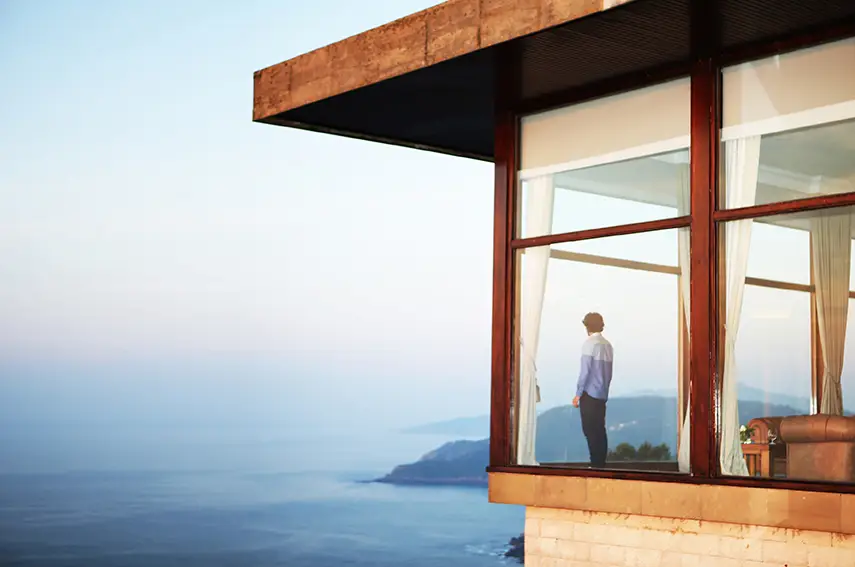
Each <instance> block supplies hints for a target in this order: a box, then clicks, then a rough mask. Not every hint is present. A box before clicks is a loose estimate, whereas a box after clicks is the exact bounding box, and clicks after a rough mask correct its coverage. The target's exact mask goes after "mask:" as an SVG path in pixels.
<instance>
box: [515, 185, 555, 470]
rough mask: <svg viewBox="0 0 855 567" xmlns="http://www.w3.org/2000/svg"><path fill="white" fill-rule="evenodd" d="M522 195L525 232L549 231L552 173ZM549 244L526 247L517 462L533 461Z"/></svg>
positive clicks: (552, 191) (551, 207) (520, 338)
mask: <svg viewBox="0 0 855 567" xmlns="http://www.w3.org/2000/svg"><path fill="white" fill-rule="evenodd" d="M527 189H528V190H527V191H526V199H525V223H526V233H527V234H533V235H541V234H549V233H550V232H551V230H552V212H553V208H554V204H555V187H554V185H553V178H552V175H544V176H542V177H537V178H534V179H532V180H530V181H529V182H528V187H527ZM549 252H550V247H549V246H538V247H536V248H527V249H526V250H525V265H524V270H525V271H524V272H523V281H522V290H521V291H522V297H521V301H522V309H521V311H520V319H521V324H520V336H519V341H520V354H521V356H520V363H521V375H520V386H519V388H520V389H519V395H518V397H517V400H518V403H519V412H518V416H517V419H518V420H519V431H518V440H517V463H518V464H520V465H536V464H537V460H536V458H535V440H536V438H537V402H538V401H539V396H538V386H537V364H536V360H537V345H538V341H539V338H540V320H541V314H542V313H543V297H544V295H545V294H546V275H547V271H548V269H549Z"/></svg>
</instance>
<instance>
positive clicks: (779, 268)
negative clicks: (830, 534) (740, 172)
mask: <svg viewBox="0 0 855 567" xmlns="http://www.w3.org/2000/svg"><path fill="white" fill-rule="evenodd" d="M730 182H731V180H730V179H728V180H726V183H730ZM852 212H853V211H852V208H851V207H843V208H836V209H827V210H821V211H813V212H809V213H799V214H790V215H779V216H771V217H764V218H760V219H755V220H750V219H747V220H739V221H732V222H728V223H725V224H723V225H721V226H720V240H721V241H723V242H724V249H723V250H722V255H721V257H720V260H719V270H720V272H721V276H722V277H721V279H720V281H721V282H722V283H723V285H724V287H723V289H721V290H720V298H721V301H722V305H721V306H720V315H719V317H720V319H721V321H720V322H721V328H722V332H723V334H724V337H723V338H724V341H723V343H724V353H723V356H724V358H723V360H721V361H720V364H721V374H722V392H721V404H722V406H721V408H720V413H721V415H722V424H721V439H720V443H721V448H720V454H721V470H722V472H723V473H724V474H728V475H739V476H761V477H776V478H792V479H800V480H822V481H835V482H855V417H851V416H847V415H845V414H846V413H848V412H845V410H844V408H845V407H846V406H847V404H849V405H851V404H852V401H851V400H850V401H849V402H847V401H846V400H847V399H848V398H847V397H846V393H847V391H848V390H847V388H846V387H845V384H844V382H845V381H844V380H843V378H844V377H845V376H846V375H847V369H846V362H847V356H846V351H847V346H848V343H849V342H851V341H848V340H847V335H848V333H847V327H848V320H849V318H850V313H849V304H850V295H851V292H850V287H851V286H852V282H851V281H850V271H851V258H852V238H853V236H855V225H853V222H852ZM761 228H763V230H759V229H761ZM755 232H756V233H757V234H758V235H765V236H766V237H770V239H769V240H768V241H767V243H766V246H767V247H771V242H772V241H773V240H777V241H779V242H780V243H781V244H780V247H781V248H784V247H786V246H794V247H795V248H796V249H799V250H801V249H804V250H807V252H808V253H807V254H803V253H799V254H796V255H794V256H788V255H787V254H786V253H769V254H759V253H758V254H755V253H753V252H752V248H753V247H754V244H755ZM771 237H774V238H771ZM805 256H807V257H805ZM754 274H777V275H781V276H783V275H785V274H789V275H790V276H791V277H792V280H791V281H786V280H769V279H762V278H757V277H756V276H755V275H754ZM805 281H806V282H807V283H803V282H805ZM849 372H851V369H850V370H849ZM850 394H851V393H850Z"/></svg>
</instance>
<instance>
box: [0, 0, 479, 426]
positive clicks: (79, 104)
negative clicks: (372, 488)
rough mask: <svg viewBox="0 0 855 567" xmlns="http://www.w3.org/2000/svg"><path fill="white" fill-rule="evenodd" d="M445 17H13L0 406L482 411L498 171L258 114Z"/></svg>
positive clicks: (394, 415) (0, 186)
mask: <svg viewBox="0 0 855 567" xmlns="http://www.w3.org/2000/svg"><path fill="white" fill-rule="evenodd" d="M433 3H434V2H429V1H414V0H396V1H395V2H376V1H375V2H359V3H354V2H345V1H340V0H317V1H314V2H297V1H286V2H273V1H248V2H210V1H199V0H190V1H182V2H171V1H163V0H156V1H146V2H142V1H129V2H111V1H94V0H89V1H82V2H74V3H70V2H64V1H58V0H57V1H31V0H26V1H23V0H21V1H12V2H8V1H7V2H4V3H2V4H0V54H2V56H0V74H2V77H3V85H4V87H3V89H2V90H0V132H2V136H0V155H2V164H3V165H2V167H1V168H0V202H2V206H0V227H2V228H0V364H2V370H3V376H2V378H3V379H2V383H3V385H2V386H0V392H2V391H3V390H4V389H5V391H6V392H5V393H6V394H7V395H6V396H3V395H0V399H4V398H5V400H7V402H11V401H12V400H15V402H12V403H11V404H10V405H13V406H14V407H11V408H8V407H7V408H2V406H0V408H2V409H0V414H4V413H6V415H7V416H8V415H10V413H9V412H13V413H17V414H22V413H25V414H28V415H32V416H42V415H52V416H54V417H56V418H60V417H61V416H64V415H67V414H68V415H78V414H80V413H83V414H84V415H87V416H88V417H89V418H92V417H93V410H97V411H98V412H101V411H103V412H106V414H110V413H111V412H117V411H118V412H120V413H121V414H122V415H126V411H125V408H126V407H127V406H128V405H129V404H130V405H132V406H137V409H139V406H140V404H139V403H137V401H139V400H141V399H142V400H145V404H142V405H144V406H145V407H146V408H148V409H147V411H148V412H149V413H150V414H151V415H148V417H151V416H152V415H155V416H159V415H161V414H160V413H158V412H161V411H162V412H163V413H162V415H163V416H164V418H169V417H170V416H171V414H173V413H177V414H185V415H194V412H199V415H202V414H205V415H208V414H210V412H211V411H213V410H216V411H218V412H220V413H219V414H218V415H222V416H236V415H243V414H245V413H248V414H252V415H259V414H261V415H266V416H275V417H276V418H277V419H280V418H285V419H289V418H292V417H295V416H297V415H300V414H301V413H303V412H305V413H306V414H308V415H309V416H310V417H311V418H313V419H315V418H317V419H318V420H319V421H324V420H326V419H327V418H330V419H332V420H333V421H335V420H336V417H335V416H336V415H338V414H340V410H342V409H345V408H346V409H347V410H348V416H347V417H346V418H342V419H345V421H346V423H347V424H351V423H353V421H354V420H357V421H358V420H365V421H366V422H369V421H370V422H373V423H380V422H384V423H389V424H399V423H411V422H418V421H420V420H422V419H433V418H438V417H445V416H448V417H453V416H456V415H460V414H470V413H472V412H475V413H483V412H485V411H486V410H487V405H488V402H489V400H488V397H487V395H486V392H487V388H488V381H489V340H490V338H489V316H490V281H491V264H490V262H491V246H492V233H491V230H492V229H491V222H492V194H491V192H492V168H491V165H489V164H485V163H481V162H474V161H469V160H463V159H456V158H450V157H445V156H439V155H435V154H429V153H424V152H417V151H412V150H405V149H401V148H394V147H390V146H384V145H379V144H370V143H365V142H359V141H353V140H347V139H342V138H337V137H331V136H325V135H320V134H313V133H307V132H300V131H294V130H287V129H283V128H276V127H272V126H266V125H258V124H253V123H252V122H251V113H252V73H253V71H255V70H257V69H260V68H262V67H265V66H267V65H271V64H274V63H277V62H279V61H282V60H285V59H288V58H290V57H293V56H295V55H298V54H300V53H303V52H305V51H308V50H311V49H314V48H316V47H320V46H322V45H325V44H328V43H331V42H333V41H336V40H339V39H342V38H344V37H347V36H349V35H352V34H355V33H358V32H360V31H363V30H365V29H369V28H371V27H374V26H377V25H381V24H383V23H385V22H387V21H390V20H393V19H395V18H397V17H400V16H404V15H406V14H409V13H411V12H414V11H417V10H420V9H423V8H425V7H428V6H430V5H431V4H433ZM11 394H14V395H11ZM381 399H382V401H381ZM426 399H427V400H432V401H433V403H431V404H427V405H426V404H423V403H421V402H422V401H423V400H426ZM129 400H136V401H135V402H133V403H131V402H129ZM2 403H3V402H0V404H2ZM190 406H192V407H190ZM155 407H156V408H157V409H154V408H155ZM53 408H56V410H57V411H53ZM113 408H122V409H121V410H120V409H113ZM48 410H50V411H48ZM131 413H133V412H131Z"/></svg>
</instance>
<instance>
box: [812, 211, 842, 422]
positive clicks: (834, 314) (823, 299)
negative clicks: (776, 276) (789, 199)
mask: <svg viewBox="0 0 855 567" xmlns="http://www.w3.org/2000/svg"><path fill="white" fill-rule="evenodd" d="M811 237H812V238H811V243H812V253H813V254H812V256H813V271H814V283H815V284H816V315H817V322H818V324H819V340H820V344H821V345H822V364H823V368H824V372H823V375H822V402H821V405H820V410H819V411H820V413H824V414H831V415H843V393H842V391H841V388H840V377H841V375H842V374H843V351H844V348H845V344H846V318H847V316H848V313H849V266H850V262H851V260H850V258H851V256H850V254H851V252H852V221H851V215H850V213H849V209H848V207H847V208H846V209H843V212H841V211H828V212H825V213H823V214H821V215H820V216H819V217H816V218H813V219H811Z"/></svg>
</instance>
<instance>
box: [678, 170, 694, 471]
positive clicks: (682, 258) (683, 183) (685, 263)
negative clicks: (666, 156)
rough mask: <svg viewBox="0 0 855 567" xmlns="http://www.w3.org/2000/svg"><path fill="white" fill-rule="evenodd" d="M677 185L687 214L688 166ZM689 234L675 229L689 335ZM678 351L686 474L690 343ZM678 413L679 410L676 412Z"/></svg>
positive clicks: (680, 453)
mask: <svg viewBox="0 0 855 567" xmlns="http://www.w3.org/2000/svg"><path fill="white" fill-rule="evenodd" d="M680 167H681V169H680V182H679V183H680V185H679V187H678V188H677V215H678V216H684V215H688V214H689V213H690V212H691V203H690V188H689V165H688V164H686V165H681V166H680ZM690 247H691V236H690V232H689V229H688V228H681V229H679V231H678V232H677V261H678V264H679V266H680V284H679V285H680V298H681V303H682V306H683V309H682V311H683V312H682V313H680V314H679V315H680V316H681V317H683V318H684V319H683V320H684V325H685V327H683V328H685V329H686V332H687V334H688V331H689V321H691V317H690V316H689V314H690V313H691V303H690V301H689V299H690V294H691V287H692V286H691V278H690V271H689V270H690V266H691V248H690ZM680 345H681V348H680V354H679V360H678V361H677V362H678V364H679V366H678V368H679V371H678V376H679V378H680V387H679V388H678V389H677V392H678V394H679V395H678V396H677V403H678V404H680V407H681V408H684V409H683V410H682V412H683V422H682V424H681V425H680V436H679V446H678V447H677V464H678V465H679V469H680V472H684V473H687V472H689V467H690V463H689V460H690V452H689V435H690V431H691V429H690V425H689V404H688V400H689V392H688V391H687V390H686V389H685V387H684V384H685V383H686V380H685V376H684V369H685V367H686V366H685V359H686V357H688V356H689V342H688V341H682V340H681V342H680ZM678 414H679V412H678Z"/></svg>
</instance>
